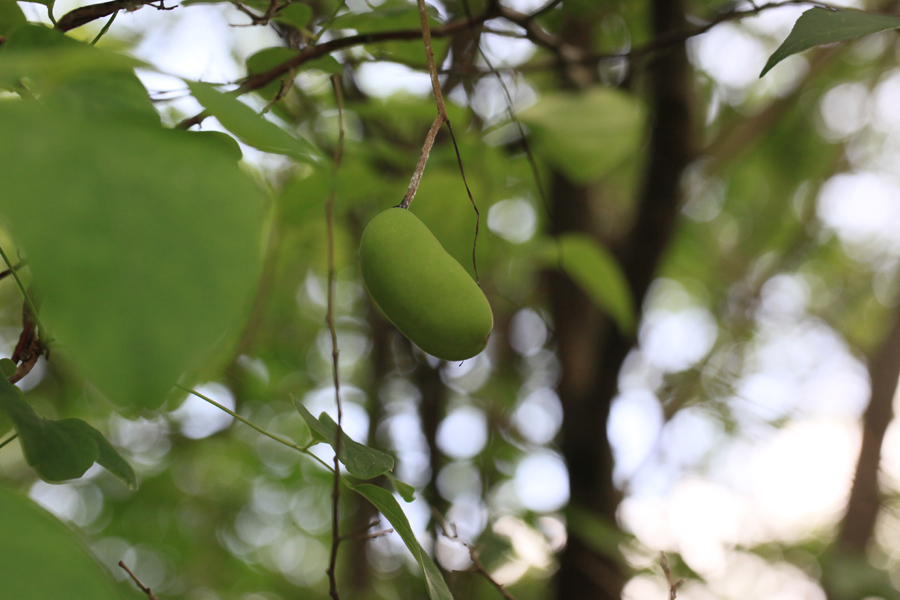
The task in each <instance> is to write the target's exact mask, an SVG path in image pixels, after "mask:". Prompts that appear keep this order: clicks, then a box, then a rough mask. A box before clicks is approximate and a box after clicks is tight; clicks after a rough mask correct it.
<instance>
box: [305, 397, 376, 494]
mask: <svg viewBox="0 0 900 600" xmlns="http://www.w3.org/2000/svg"><path fill="white" fill-rule="evenodd" d="M294 406H295V407H296V408H297V412H299V413H300V416H302V417H303V420H304V421H306V424H307V425H308V426H309V429H310V432H311V433H312V436H313V438H314V439H316V440H318V441H322V442H326V443H328V444H329V445H330V446H331V447H332V448H334V447H336V446H337V423H335V422H334V420H333V419H332V418H331V417H330V416H329V415H328V414H327V413H324V412H323V413H322V414H321V415H319V418H318V419H316V418H315V417H314V416H313V415H312V413H310V412H309V411H308V410H307V409H306V407H305V406H303V404H301V403H300V402H298V401H297V400H296V399H294ZM339 456H340V459H341V462H342V463H344V466H346V467H347V471H349V472H350V474H351V475H353V476H354V477H359V478H360V479H373V478H375V477H378V476H379V475H383V474H385V473H387V472H389V471H390V470H392V469H393V468H394V459H393V457H391V456H390V455H389V454H385V453H384V452H380V451H378V450H375V449H374V448H369V447H368V446H364V445H363V444H360V443H359V442H356V441H354V440H352V439H351V438H350V436H348V435H347V434H346V433H343V434H342V435H341V451H340V453H339Z"/></svg>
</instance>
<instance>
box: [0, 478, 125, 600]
mask: <svg viewBox="0 0 900 600" xmlns="http://www.w3.org/2000/svg"><path fill="white" fill-rule="evenodd" d="M0 514H2V515H3V527H0V582H2V584H0V585H2V594H3V597H4V598H9V599H10V600H12V599H13V598H14V599H15V600H48V599H49V598H66V599H67V600H117V599H120V598H121V596H119V594H117V593H116V592H115V587H114V584H113V580H112V577H111V576H110V574H109V572H108V571H106V569H104V568H103V567H102V566H101V565H100V564H99V563H98V562H97V560H96V558H94V556H93V555H92V554H91V553H90V552H89V551H88V549H87V547H86V546H85V545H84V544H83V543H82V541H81V540H80V539H79V538H78V537H77V536H76V535H75V534H74V533H73V532H72V531H71V530H70V529H69V528H68V527H66V526H65V525H63V524H62V523H61V522H60V521H59V519H57V518H56V517H54V516H53V515H51V514H50V513H48V512H47V511H46V510H44V509H43V508H41V507H39V506H38V505H37V504H35V503H34V502H32V501H31V500H29V499H28V498H25V497H24V496H21V495H19V494H17V493H15V492H13V491H12V490H10V489H9V488H7V487H5V486H0Z"/></svg>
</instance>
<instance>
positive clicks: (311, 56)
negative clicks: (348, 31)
mask: <svg viewBox="0 0 900 600" xmlns="http://www.w3.org/2000/svg"><path fill="white" fill-rule="evenodd" d="M495 16H497V15H496V14H495V13H493V12H491V11H487V12H485V13H484V14H482V15H479V16H478V17H475V18H474V19H471V20H470V19H457V20H455V21H451V22H450V23H447V24H446V25H444V26H443V27H438V28H435V29H433V30H431V36H432V37H447V36H451V35H453V34H455V33H457V32H458V31H460V30H463V29H465V28H467V27H471V26H472V25H481V24H482V23H484V22H485V21H486V20H488V19H491V18H493V17H495ZM421 37H422V31H421V30H420V29H400V30H396V31H382V32H378V33H363V34H359V35H351V36H347V37H343V38H338V39H336V40H329V41H327V42H323V43H321V44H316V45H314V46H307V47H306V48H304V49H302V50H300V52H298V53H297V55H296V56H294V57H293V58H291V59H290V60H287V61H285V62H283V63H281V64H280V65H278V66H276V67H273V68H271V69H269V70H268V71H265V72H263V73H259V74H257V75H253V76H252V77H248V78H247V79H245V80H244V82H243V83H242V84H241V85H240V86H239V87H238V89H237V93H238V94H245V93H247V92H252V91H253V90H258V89H259V88H262V87H265V86H266V85H268V84H269V83H270V82H272V81H274V80H276V79H278V78H279V77H281V76H282V75H284V74H285V73H288V72H290V71H291V70H292V69H296V68H297V67H299V66H300V65H302V64H304V63H307V62H309V61H311V60H315V59H317V58H321V57H323V56H327V55H329V54H332V53H333V52H337V51H339V50H345V49H347V48H353V47H355V46H362V45H365V44H377V43H378V42H388V41H396V40H414V39H418V38H421ZM206 117H207V115H206V114H205V113H199V114H197V115H195V116H193V117H190V118H188V119H185V120H183V121H182V122H180V123H179V124H178V125H177V128H178V129H189V128H191V127H192V126H194V125H198V124H199V123H202V122H203V120H204V119H205V118H206Z"/></svg>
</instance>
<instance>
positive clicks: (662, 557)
mask: <svg viewBox="0 0 900 600" xmlns="http://www.w3.org/2000/svg"><path fill="white" fill-rule="evenodd" d="M659 564H660V565H661V566H662V570H663V573H665V574H666V583H668V584H669V600H675V596H676V595H677V594H678V588H679V587H681V584H682V583H684V579H678V580H676V579H675V578H674V577H673V576H672V570H671V569H670V568H669V559H668V557H667V556H666V553H665V552H660V553H659Z"/></svg>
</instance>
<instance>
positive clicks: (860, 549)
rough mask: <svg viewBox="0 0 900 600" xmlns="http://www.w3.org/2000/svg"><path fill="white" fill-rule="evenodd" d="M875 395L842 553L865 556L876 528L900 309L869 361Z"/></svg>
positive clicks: (898, 359) (899, 374) (899, 360)
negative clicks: (882, 450) (883, 448)
mask: <svg viewBox="0 0 900 600" xmlns="http://www.w3.org/2000/svg"><path fill="white" fill-rule="evenodd" d="M869 378H870V380H871V383H872V396H871V398H870V400H869V406H868V408H866V412H865V413H864V414H863V423H862V425H863V436H862V446H861V448H860V452H859V461H858V462H857V465H856V475H855V477H854V479H853V487H852V488H851V491H850V500H849V502H848V503H847V512H846V513H845V515H844V519H843V521H842V523H841V528H840V534H839V535H838V539H837V543H836V547H837V548H836V549H837V551H838V552H839V553H841V554H857V555H861V556H864V555H865V554H864V553H865V551H866V546H867V545H868V544H869V542H870V540H871V539H872V535H873V533H874V531H875V521H876V518H877V517H878V512H879V510H880V509H881V503H882V496H881V492H880V490H879V486H878V470H879V464H880V462H881V446H882V443H883V442H884V435H885V433H886V432H887V428H888V424H889V423H890V422H891V419H893V417H894V408H893V404H894V394H895V393H896V392H897V380H898V378H900V312H898V314H897V315H896V316H895V320H894V325H893V327H892V328H891V330H890V332H889V333H888V334H887V337H886V338H885V339H884V341H883V342H882V344H881V346H880V347H879V348H878V350H877V352H876V353H875V354H874V356H872V358H871V360H870V361H869Z"/></svg>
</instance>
